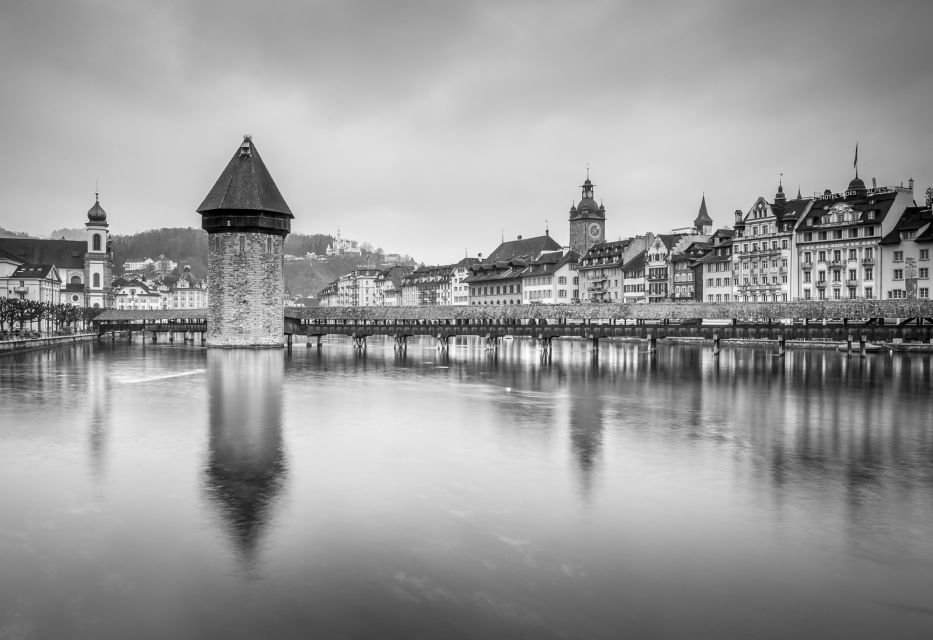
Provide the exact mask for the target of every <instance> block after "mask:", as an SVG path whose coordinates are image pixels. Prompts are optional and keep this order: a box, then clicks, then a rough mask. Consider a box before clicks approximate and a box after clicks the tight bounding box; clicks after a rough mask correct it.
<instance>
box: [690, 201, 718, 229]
mask: <svg viewBox="0 0 933 640" xmlns="http://www.w3.org/2000/svg"><path fill="white" fill-rule="evenodd" d="M693 228H694V229H696V232H697V233H699V234H702V235H709V234H710V233H711V232H712V231H713V219H712V218H710V217H709V213H708V212H707V211H706V194H705V193H704V194H703V198H702V199H701V200H700V210H699V212H697V217H696V219H694V221H693Z"/></svg>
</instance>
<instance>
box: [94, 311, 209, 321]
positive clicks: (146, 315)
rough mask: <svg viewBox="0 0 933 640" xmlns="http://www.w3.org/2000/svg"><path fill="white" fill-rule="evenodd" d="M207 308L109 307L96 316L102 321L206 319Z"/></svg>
mask: <svg viewBox="0 0 933 640" xmlns="http://www.w3.org/2000/svg"><path fill="white" fill-rule="evenodd" d="M206 319H207V309H159V310H158V311H142V310H134V309H107V310H106V311H104V312H103V313H101V314H100V315H99V316H97V317H96V318H95V320H97V321H102V322H130V321H134V320H139V321H146V322H151V321H153V320H206Z"/></svg>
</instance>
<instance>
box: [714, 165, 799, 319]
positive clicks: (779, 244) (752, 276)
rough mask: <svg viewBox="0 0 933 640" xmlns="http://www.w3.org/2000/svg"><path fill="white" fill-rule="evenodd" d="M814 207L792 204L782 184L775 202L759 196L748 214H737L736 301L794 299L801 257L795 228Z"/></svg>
mask: <svg viewBox="0 0 933 640" xmlns="http://www.w3.org/2000/svg"><path fill="white" fill-rule="evenodd" d="M812 205H813V200H812V199H810V198H803V199H793V200H788V199H787V197H786V196H785V194H784V185H783V184H782V183H780V182H779V183H778V188H777V192H776V193H775V194H774V201H773V202H768V201H767V200H766V199H765V198H764V197H763V196H759V197H758V198H756V199H755V202H754V203H752V206H751V207H749V209H748V211H746V212H742V211H741V210H739V209H737V210H736V212H735V236H734V238H733V245H732V260H733V263H734V271H735V272H736V280H737V284H736V286H737V291H736V292H735V296H738V297H737V298H736V299H737V300H741V301H744V302H786V301H788V300H792V299H794V297H795V296H794V293H793V292H794V291H795V289H796V286H795V285H796V282H795V281H796V277H797V269H796V264H797V257H796V255H795V252H794V251H793V241H794V238H793V235H794V228H795V227H796V226H797V223H798V221H799V220H800V219H801V218H802V217H805V216H806V215H807V213H808V212H809V211H810V208H811V207H812Z"/></svg>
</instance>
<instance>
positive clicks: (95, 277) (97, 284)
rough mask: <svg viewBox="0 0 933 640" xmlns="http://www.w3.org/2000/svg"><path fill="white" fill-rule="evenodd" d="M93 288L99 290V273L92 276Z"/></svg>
mask: <svg viewBox="0 0 933 640" xmlns="http://www.w3.org/2000/svg"><path fill="white" fill-rule="evenodd" d="M94 288H95V289H100V274H99V273H95V274H94Z"/></svg>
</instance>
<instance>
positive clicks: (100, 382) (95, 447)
mask: <svg viewBox="0 0 933 640" xmlns="http://www.w3.org/2000/svg"><path fill="white" fill-rule="evenodd" d="M85 380H86V382H87V402H88V409H89V413H90V415H89V425H88V452H89V459H90V462H89V469H90V473H91V476H92V477H93V478H95V480H96V481H97V482H102V481H103V480H104V475H105V472H106V466H107V441H108V438H109V432H110V414H111V406H110V400H111V398H110V395H111V382H110V376H109V375H108V373H107V365H106V363H105V362H104V361H103V360H100V359H92V360H90V361H89V362H88V365H87V376H86V379H85Z"/></svg>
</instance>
